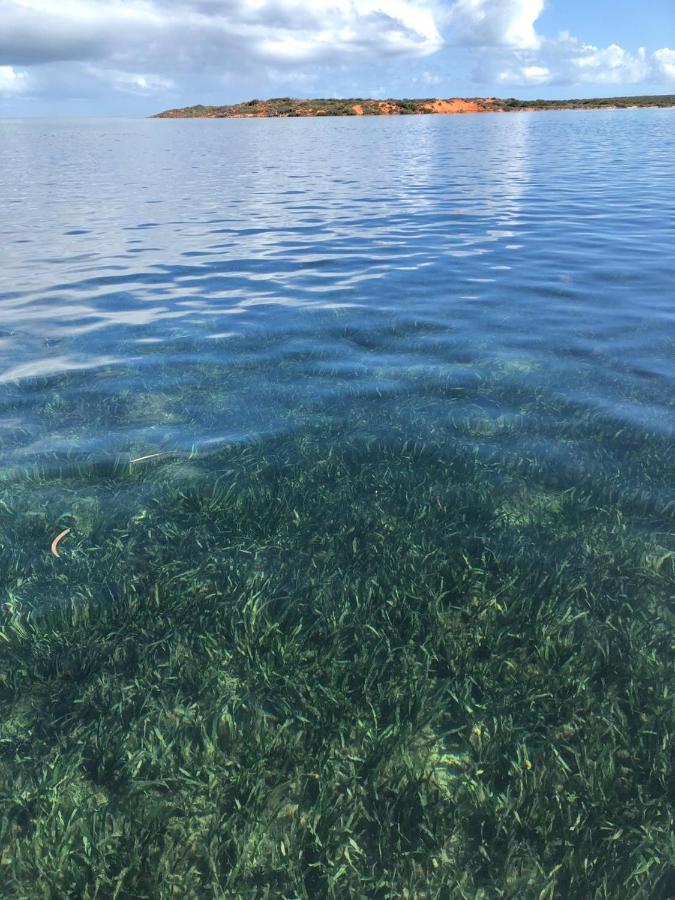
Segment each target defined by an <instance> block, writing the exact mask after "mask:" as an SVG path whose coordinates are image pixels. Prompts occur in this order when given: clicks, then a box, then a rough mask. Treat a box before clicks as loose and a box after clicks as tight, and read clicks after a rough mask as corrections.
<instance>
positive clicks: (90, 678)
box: [0, 388, 675, 900]
mask: <svg viewBox="0 0 675 900" xmlns="http://www.w3.org/2000/svg"><path fill="white" fill-rule="evenodd" d="M449 390H451V389H450V388H449ZM136 399H138V398H136ZM446 399H447V402H448V403H450V402H451V400H452V397H451V396H450V395H448V397H447V398H446ZM50 402H51V401H50ZM103 412H105V410H103V409H102V413H103ZM562 412H563V413H564V414H565V415H566V416H567V418H568V420H569V421H570V422H571V421H573V420H575V419H576V429H577V430H576V432H575V439H578V440H580V441H582V442H583V443H584V444H585V445H586V446H587V447H588V448H589V449H588V453H589V454H590V457H589V458H588V459H587V465H586V467H585V468H584V469H583V470H582V471H579V470H576V471H574V470H572V469H566V468H565V467H564V466H561V465H560V463H559V462H558V463H556V462H554V461H552V460H549V459H547V457H546V455H545V454H543V455H538V454H536V453H531V454H528V455H527V456H525V457H514V458H512V459H511V460H505V459H504V458H499V459H498V458H496V457H495V456H494V454H491V453H490V452H489V450H488V449H487V448H488V447H489V445H490V441H491V439H494V438H495V436H498V437H499V439H500V440H503V441H506V440H508V436H509V434H511V433H512V432H513V431H514V429H515V430H516V431H518V430H521V431H522V429H523V428H524V427H526V421H527V416H524V417H523V418H522V420H519V419H514V420H513V421H506V420H504V421H501V420H495V419H494V418H492V417H490V416H487V417H483V418H481V417H480V416H478V415H476V416H474V417H473V418H469V419H466V420H464V421H463V422H461V423H459V422H458V423H457V426H456V430H455V437H454V438H453V439H452V440H448V439H446V438H444V437H443V435H442V434H441V433H440V431H439V429H438V427H437V426H436V427H435V428H434V429H428V428H426V427H425V426H424V424H423V423H422V422H420V426H419V429H418V431H419V439H418V440H417V441H415V442H411V441H410V440H408V439H406V436H405V435H404V434H402V433H401V434H399V433H398V432H397V428H398V426H397V422H396V420H392V422H391V423H390V427H388V428H380V430H379V434H378V435H373V434H372V418H371V417H370V416H369V414H368V408H367V406H365V405H364V406H363V408H362V409H361V410H360V412H359V411H356V410H353V415H352V418H351V420H350V428H348V429H337V428H336V429H334V428H332V427H331V426H326V427H324V428H319V427H313V428H307V429H305V430H304V431H303V432H302V434H297V435H295V436H288V437H277V438H268V439H260V440H258V441H251V442H246V443H243V444H232V445H228V446H226V447H223V448H221V449H219V450H218V451H217V452H214V453H212V454H210V455H203V456H199V455H196V454H189V455H186V456H182V457H181V456H180V455H173V456H172V455H168V456H167V455H159V454H152V453H146V454H144V455H143V457H139V458H137V459H133V460H131V459H119V458H118V459H116V460H111V461H109V462H108V463H105V462H102V461H101V460H100V459H98V460H97V459H94V458H92V459H87V458H86V457H78V456H77V455H76V454H73V455H72V457H71V458H70V459H69V458H67V457H63V456H62V457H60V458H57V457H56V456H54V458H53V459H52V460H51V463H50V464H49V465H46V464H44V463H43V464H42V465H41V466H39V467H37V466H36V467H34V468H31V469H28V470H23V471H21V472H19V471H17V470H14V471H7V470H6V471H5V473H4V475H3V479H2V482H1V483H0V545H1V546H0V552H1V555H2V568H1V570H0V590H1V591H2V625H1V627H0V872H1V873H2V885H3V887H2V894H3V896H4V897H17V898H19V897H20V898H24V897H28V896H30V897H45V898H51V897H59V898H62V897H72V898H76V897H77V898H95V897H134V898H139V900H140V898H156V897H166V898H169V897H176V898H178V897H180V898H184V897H194V898H197V897H287V898H297V897H303V898H319V897H327V898H342V897H382V898H389V897H408V898H422V897H428V898H432V897H438V898H445V897H447V898H467V900H469V898H471V900H474V898H479V897H481V898H519V900H528V898H532V900H534V898H539V900H541V898H551V900H552V898H572V897H583V898H585V900H608V898H613V900H618V898H625V900H666V898H669V897H672V896H673V894H674V893H675V881H674V880H673V874H672V873H673V871H674V869H673V863H674V862H675V859H674V857H673V845H672V842H671V836H672V831H671V827H672V806H671V805H670V804H669V796H672V794H670V792H671V791H672V780H671V779H672V770H671V768H670V766H671V758H670V757H671V753H672V738H673V683H674V681H673V645H672V627H671V626H672V617H673V611H672V607H671V606H670V604H671V603H672V598H673V597H674V596H675V566H674V560H675V553H674V552H673V545H672V538H670V537H668V534H669V533H670V534H671V535H672V532H673V527H672V526H673V510H674V509H675V506H674V505H673V504H672V503H670V504H669V503H668V500H667V498H666V497H665V496H664V495H663V493H662V492H661V490H660V487H659V485H663V484H665V483H668V479H672V476H673V456H672V447H670V446H669V442H668V441H667V440H666V439H665V438H664V437H659V435H658V434H647V433H646V432H645V431H644V430H643V429H641V428H638V427H637V426H636V427H635V428H631V427H629V426H626V428H624V429H622V431H621V433H620V434H619V433H617V429H616V427H615V425H614V424H613V423H612V422H611V421H610V420H607V421H604V420H603V419H602V417H600V416H598V415H597V414H594V415H588V416H585V417H582V418H581V419H580V418H579V416H578V410H576V409H573V408H570V409H569V410H562ZM66 413H67V409H65V408H64V407H63V406H61V407H60V411H59V415H61V416H63V415H65V414H66ZM47 414H48V411H47V410H45V415H47ZM122 414H123V409H122V408H120V407H119V404H118V406H117V408H116V410H115V415H116V416H120V415H122ZM558 437H559V439H561V440H571V434H562V435H558ZM613 453H616V454H617V459H618V458H619V456H620V458H621V466H622V473H623V474H622V479H621V485H622V488H621V489H619V485H618V482H617V476H616V469H615V467H614V466H613V465H611V464H609V463H608V458H609V456H610V455H611V454H613ZM593 454H595V457H596V460H595V461H596V462H597V463H598V466H597V467H595V466H594V463H593ZM630 485H639V487H635V488H631V487H630ZM650 486H651V487H650ZM66 529H70V531H69V532H68V533H67V534H64V532H65V531H66ZM56 537H59V539H60V543H59V544H58V547H57V548H56V552H50V545H52V542H53V541H54V539H55V538H56ZM57 553H58V554H59V555H58V556H57V555H56V554H57Z"/></svg>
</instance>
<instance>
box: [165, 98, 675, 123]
mask: <svg viewBox="0 0 675 900" xmlns="http://www.w3.org/2000/svg"><path fill="white" fill-rule="evenodd" d="M672 106H675V95H654V96H644V97H603V98H596V99H578V100H517V99H515V98H514V97H510V98H508V99H499V98H495V97H489V98H485V97H471V98H468V99H460V98H453V99H450V100H438V99H429V98H427V99H421V100H410V99H408V100H391V99H390V100H372V99H363V98H354V97H352V98H349V99H341V100H337V99H330V98H327V99H315V100H297V99H294V98H292V97H277V98H273V99H270V100H258V99H254V100H249V101H247V102H245V103H235V104H232V105H229V106H203V105H201V104H199V105H197V106H187V107H182V108H180V109H169V110H165V111H164V112H161V113H158V114H157V115H155V116H154V117H153V118H157V119H248V118H291V117H303V116H304V117H307V116H310V117H311V116H382V115H387V116H407V115H434V114H453V113H468V112H523V111H527V110H556V109H558V110H560V109H626V108H631V107H672Z"/></svg>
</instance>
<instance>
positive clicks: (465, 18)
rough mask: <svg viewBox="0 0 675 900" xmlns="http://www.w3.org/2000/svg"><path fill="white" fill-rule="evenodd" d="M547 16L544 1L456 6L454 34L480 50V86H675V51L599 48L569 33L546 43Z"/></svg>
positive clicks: (470, 1)
mask: <svg viewBox="0 0 675 900" xmlns="http://www.w3.org/2000/svg"><path fill="white" fill-rule="evenodd" d="M543 10H544V0H456V2H455V3H454V4H453V5H452V7H451V8H450V13H449V17H448V21H449V26H450V34H451V38H452V39H453V40H454V41H455V42H456V43H460V44H465V45H469V46H474V47H476V48H477V55H478V61H479V64H478V67H477V70H476V76H477V77H476V80H478V81H482V82H487V83H490V84H502V85H514V86H516V85H517V86H533V85H549V84H550V85H552V84H556V85H568V84H570V85H571V84H575V85H583V84H596V85H610V84H640V83H666V82H668V81H675V50H671V49H669V48H663V49H661V50H656V51H654V52H653V53H651V54H649V53H647V51H646V50H645V49H644V48H640V49H639V50H637V51H636V52H631V51H629V50H626V49H625V48H623V47H621V46H619V45H618V44H609V46H607V47H597V46H595V45H593V44H588V43H585V42H583V41H582V40H580V39H579V38H576V37H574V36H572V35H571V34H569V32H563V33H562V34H560V35H558V36H557V37H553V38H551V37H546V36H544V35H541V34H539V33H538V32H537V29H536V25H537V21H538V19H539V17H540V16H541V13H542V12H543Z"/></svg>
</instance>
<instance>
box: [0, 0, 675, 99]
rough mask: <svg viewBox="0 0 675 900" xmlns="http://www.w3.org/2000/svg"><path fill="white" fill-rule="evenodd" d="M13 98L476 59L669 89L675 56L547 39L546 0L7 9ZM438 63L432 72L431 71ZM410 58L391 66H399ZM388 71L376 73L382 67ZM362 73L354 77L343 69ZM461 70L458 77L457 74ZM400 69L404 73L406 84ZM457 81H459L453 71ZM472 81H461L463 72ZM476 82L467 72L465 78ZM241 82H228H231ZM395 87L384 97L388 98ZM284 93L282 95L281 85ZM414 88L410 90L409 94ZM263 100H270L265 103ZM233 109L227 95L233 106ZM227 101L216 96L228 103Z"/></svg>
mask: <svg viewBox="0 0 675 900" xmlns="http://www.w3.org/2000/svg"><path fill="white" fill-rule="evenodd" d="M0 5H1V6H2V13H1V14H0V97H2V98H7V97H11V96H15V97H16V96H21V97H22V102H23V97H24V96H29V97H30V96H31V95H33V94H34V95H36V96H39V97H43V98H45V97H46V98H49V99H50V100H52V99H53V98H55V97H75V98H85V100H87V102H89V101H88V98H91V97H93V96H95V95H97V94H98V95H103V94H105V93H106V92H110V96H113V95H114V94H117V93H123V94H135V95H138V96H139V97H145V96H150V95H156V96H164V97H165V98H166V99H167V100H168V99H169V97H171V98H172V100H173V99H174V98H176V97H179V96H184V97H186V98H188V99H190V98H192V97H194V98H195V101H196V100H203V99H205V98H204V93H205V90H204V88H205V86H206V85H208V90H209V91H210V92H211V96H214V97H219V95H220V92H221V91H222V89H223V86H224V85H226V84H228V85H234V83H235V82H236V85H237V86H236V88H235V87H232V88H231V92H232V93H234V92H235V90H236V91H237V93H239V92H240V91H241V90H244V88H245V87H247V86H249V85H250V87H251V88H252V89H253V90H254V91H256V92H258V90H260V91H261V92H263V91H266V90H270V89H271V90H282V91H285V90H286V89H288V88H289V85H292V86H293V87H294V88H295V89H298V88H299V89H300V90H311V91H312V93H316V92H317V91H318V92H319V93H324V94H326V95H333V94H334V93H335V91H336V90H339V89H340V87H344V85H345V84H349V86H350V87H352V86H354V87H355V89H356V91H357V92H358V93H360V92H362V91H364V90H365V91H368V88H367V85H368V84H370V83H372V81H371V76H370V73H371V72H373V73H377V75H376V77H377V79H378V81H377V84H380V81H381V79H382V77H383V73H385V74H386V72H387V71H389V72H392V71H394V68H396V73H397V74H396V75H395V77H393V79H392V78H390V79H389V80H390V82H391V84H401V85H403V84H405V85H406V87H407V88H409V87H410V86H411V85H414V84H426V85H427V86H428V87H430V86H432V85H434V86H435V85H440V84H441V83H443V84H447V83H448V81H449V80H450V79H449V76H448V67H450V66H452V65H455V61H456V60H462V61H463V64H464V65H466V63H465V60H466V55H465V54H463V53H462V52H461V49H462V48H463V49H465V50H467V49H468V50H470V52H471V54H472V55H473V58H474V60H475V61H476V63H477V72H476V80H478V81H480V82H482V83H483V84H485V85H486V89H487V90H489V91H490V92H492V90H493V89H498V88H499V87H500V86H501V87H502V88H503V89H504V90H506V89H507V87H510V86H511V85H513V86H514V87H516V86H521V85H525V86H538V85H554V84H555V85H567V84H575V85H584V84H589V85H590V84H595V85H603V84H607V85H610V84H612V85H613V84H621V83H625V84H632V85H635V84H639V83H645V84H648V83H649V84H654V85H655V84H668V83H670V82H675V50H671V49H669V48H667V47H665V48H662V49H659V50H656V51H651V52H648V51H647V50H643V49H640V50H632V51H631V50H626V49H624V48H623V47H620V46H618V45H617V44H609V45H608V46H606V47H598V46H594V45H591V44H588V43H585V42H583V40H581V39H579V38H576V37H573V36H572V35H570V34H568V33H563V34H561V35H558V36H557V37H552V36H547V35H544V34H541V33H540V31H539V30H538V27H537V26H538V24H539V20H540V17H541V14H542V12H543V9H544V6H545V0H0ZM444 45H445V47H446V49H445V52H444V53H443V54H440V55H439V56H437V57H436V59H435V60H434V64H433V72H431V73H430V72H429V69H428V68H427V64H426V62H420V63H419V64H417V68H415V62H414V61H415V60H416V59H419V60H424V58H426V57H430V56H432V55H433V54H435V53H437V51H439V50H440V49H441V48H442V47H443V46H444ZM402 59H408V60H411V61H412V62H411V63H410V64H408V65H406V66H405V67H402V66H401V65H400V64H398V65H396V67H394V66H393V65H392V66H390V67H389V68H388V69H387V63H388V62H392V63H396V62H397V61H398V60H402ZM378 63H379V64H380V68H379V69H377V64H378ZM348 67H351V71H352V72H353V73H354V77H353V78H351V76H350V77H349V78H347V76H345V77H342V78H341V75H342V76H344V73H345V72H346V71H347V70H348ZM455 71H459V70H458V69H456V70H455ZM400 73H403V75H401V74H400ZM453 74H454V73H453ZM460 77H462V74H461V73H460ZM464 77H465V76H464ZM228 79H229V80H228ZM391 84H390V87H389V88H386V87H385V89H384V90H383V92H382V93H387V92H388V91H389V90H391V89H392V88H391ZM280 85H283V87H280ZM404 90H405V88H404ZM260 95H262V93H261V94H260ZM223 99H225V98H223ZM215 102H217V100H216V101H215Z"/></svg>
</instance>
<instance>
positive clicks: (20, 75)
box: [0, 66, 28, 96]
mask: <svg viewBox="0 0 675 900" xmlns="http://www.w3.org/2000/svg"><path fill="white" fill-rule="evenodd" d="M27 88H28V75H27V74H26V72H17V70H16V69H15V68H14V67H13V66H0V96H3V95H4V96H9V95H10V94H20V93H22V92H23V91H25V90H26V89H27Z"/></svg>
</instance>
